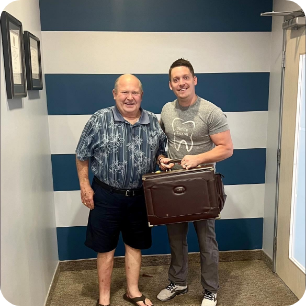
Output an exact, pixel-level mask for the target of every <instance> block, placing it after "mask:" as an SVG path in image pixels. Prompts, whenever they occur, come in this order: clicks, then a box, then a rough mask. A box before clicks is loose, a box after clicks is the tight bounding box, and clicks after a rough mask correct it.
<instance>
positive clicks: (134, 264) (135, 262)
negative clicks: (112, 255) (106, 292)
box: [125, 245, 153, 306]
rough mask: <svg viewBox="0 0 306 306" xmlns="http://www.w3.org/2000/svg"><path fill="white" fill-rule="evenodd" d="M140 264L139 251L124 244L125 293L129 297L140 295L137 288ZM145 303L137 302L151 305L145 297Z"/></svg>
mask: <svg viewBox="0 0 306 306" xmlns="http://www.w3.org/2000/svg"><path fill="white" fill-rule="evenodd" d="M140 266H141V251H140V250H137V249H133V248H131V247H130V246H128V245H125V271H126V280H127V295H128V296H129V297H130V298H134V297H139V296H141V294H142V293H141V292H140V291H139V288H138V281H139V273H140ZM145 302H146V304H144V303H143V302H138V305H140V306H143V305H153V304H152V302H151V301H150V300H149V299H146V301H145Z"/></svg>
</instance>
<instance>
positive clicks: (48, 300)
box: [44, 262, 61, 306]
mask: <svg viewBox="0 0 306 306" xmlns="http://www.w3.org/2000/svg"><path fill="white" fill-rule="evenodd" d="M60 272H61V269H60V262H58V263H57V265H56V269H55V272H54V274H53V277H52V281H51V285H50V287H49V291H48V294H47V297H46V301H45V304H44V306H50V305H51V297H52V295H53V292H54V290H55V287H56V284H57V281H58V278H59V275H60Z"/></svg>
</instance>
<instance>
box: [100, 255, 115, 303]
mask: <svg viewBox="0 0 306 306" xmlns="http://www.w3.org/2000/svg"><path fill="white" fill-rule="evenodd" d="M114 254H115V250H113V251H110V252H107V253H98V258H97V268H98V279H99V303H100V304H102V305H109V303H110V286H111V278H112V272H113V266H114Z"/></svg>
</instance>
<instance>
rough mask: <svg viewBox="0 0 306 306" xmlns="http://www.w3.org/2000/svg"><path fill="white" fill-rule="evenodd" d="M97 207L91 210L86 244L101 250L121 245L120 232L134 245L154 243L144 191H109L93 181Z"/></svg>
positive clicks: (142, 245) (141, 245)
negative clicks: (133, 194)
mask: <svg viewBox="0 0 306 306" xmlns="http://www.w3.org/2000/svg"><path fill="white" fill-rule="evenodd" d="M92 188H93V190H94V192H95V194H94V205H95V207H94V209H93V210H91V211H90V213H89V218H88V225H87V232H86V241H85V245H86V246H88V247H89V248H91V249H93V250H94V251H95V252H98V253H105V252H110V251H112V250H114V249H115V248H116V247H117V244H118V240H119V235H120V232H121V233H122V238H123V241H124V243H125V244H127V245H128V246H130V247H132V248H134V249H139V250H140V249H148V248H150V247H151V245H152V238H151V228H150V227H149V226H148V219H147V212H146V205H145V199H144V195H143V194H141V195H137V196H133V197H127V196H125V195H123V194H118V193H115V192H112V191H108V190H106V189H104V188H102V187H101V186H100V185H98V184H97V183H96V182H94V181H93V183H92Z"/></svg>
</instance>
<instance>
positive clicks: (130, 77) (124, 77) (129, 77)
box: [114, 74, 143, 92]
mask: <svg viewBox="0 0 306 306" xmlns="http://www.w3.org/2000/svg"><path fill="white" fill-rule="evenodd" d="M126 81H137V82H138V83H139V88H140V91H141V92H143V90H142V84H141V82H140V80H139V79H138V78H137V77H135V75H133V74H123V75H121V76H120V77H119V78H117V80H116V81H115V85H114V91H115V92H117V91H118V86H119V84H120V83H124V82H126Z"/></svg>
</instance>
